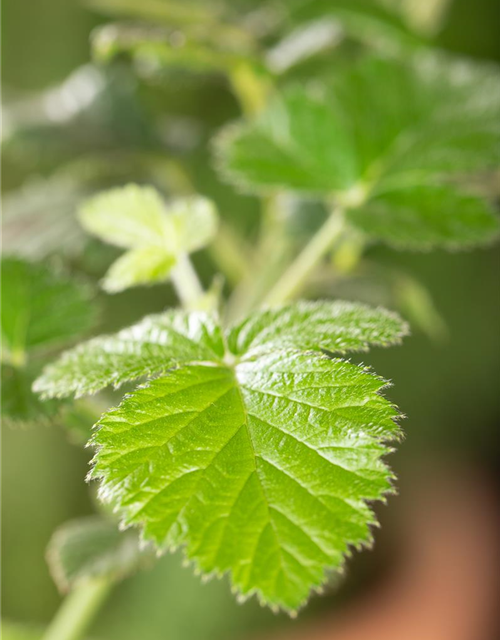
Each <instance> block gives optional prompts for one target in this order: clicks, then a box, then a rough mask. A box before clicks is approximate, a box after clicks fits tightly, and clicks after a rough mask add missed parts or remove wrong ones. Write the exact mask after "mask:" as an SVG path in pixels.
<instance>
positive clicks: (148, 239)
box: [79, 184, 217, 293]
mask: <svg viewBox="0 0 500 640" xmlns="http://www.w3.org/2000/svg"><path fill="white" fill-rule="evenodd" d="M79 218H80V222H81V223H82V225H83V227H84V228H85V229H86V230H87V231H88V232H90V233H92V234H94V235H96V236H97V237H99V238H100V239H101V240H104V241H105V242H108V243H110V244H114V245H117V246H119V247H123V248H125V249H129V251H127V252H126V253H125V254H124V255H123V256H122V257H121V258H119V259H118V260H117V261H116V262H115V263H114V264H113V265H112V266H111V268H110V269H109V271H108V273H107V274H106V276H105V278H104V281H103V288H104V289H106V291H108V292H109V293H117V292H119V291H122V290H123V289H126V288H128V287H131V286H135V285H139V284H151V283H154V282H161V281H165V280H168V278H169V277H170V274H171V271H172V269H173V268H174V267H175V265H176V264H177V260H178V259H179V257H180V256H183V255H185V254H186V253H191V252H192V251H196V250H198V249H201V248H202V247H204V246H205V245H206V244H208V243H209V242H210V240H211V239H212V237H213V236H214V234H215V231H216V227H217V216H216V213H215V208H214V206H213V204H212V203H211V202H210V201H209V200H206V199H205V198H201V197H191V198H185V199H178V200H173V201H171V202H170V203H169V204H168V205H166V204H165V203H164V201H163V199H162V198H161V196H160V194H159V193H158V192H157V191H156V190H155V189H153V188H152V187H140V186H137V185H134V184H131V185H128V186H126V187H122V188H117V189H112V190H110V191H107V192H104V193H101V194H99V195H97V196H94V197H93V198H90V199H89V200H87V201H86V203H85V204H84V205H83V206H82V208H81V210H80V214H79Z"/></svg>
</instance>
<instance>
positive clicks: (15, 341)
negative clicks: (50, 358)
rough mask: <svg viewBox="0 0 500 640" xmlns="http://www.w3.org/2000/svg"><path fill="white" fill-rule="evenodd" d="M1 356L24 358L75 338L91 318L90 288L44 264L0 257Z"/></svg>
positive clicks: (19, 361) (15, 359) (9, 359)
mask: <svg viewBox="0 0 500 640" xmlns="http://www.w3.org/2000/svg"><path fill="white" fill-rule="evenodd" d="M1 282H2V287H1V288H2V292H1V294H2V312H1V317H2V360H3V361H6V362H10V363H11V364H15V365H17V366H18V365H22V364H24V363H25V361H26V358H27V354H28V353H30V354H31V353H32V352H36V351H39V350H41V349H46V348H48V347H54V346H56V345H59V344H64V343H65V342H69V341H72V340H74V339H75V338H76V337H77V336H79V335H80V334H82V333H85V332H86V331H88V330H89V329H90V327H91V326H92V324H93V322H94V320H95V308H94V306H93V305H92V303H91V297H92V294H91V291H90V289H89V288H88V286H86V285H84V284H83V283H78V282H74V281H72V280H70V279H68V278H67V277H66V276H63V275H61V274H56V273H54V272H53V271H51V270H50V269H49V268H48V267H47V266H45V265H43V264H36V263H30V262H26V261H24V260H21V259H18V258H3V259H2V274H1Z"/></svg>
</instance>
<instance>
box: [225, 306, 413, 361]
mask: <svg viewBox="0 0 500 640" xmlns="http://www.w3.org/2000/svg"><path fill="white" fill-rule="evenodd" d="M304 329H306V330H304ZM406 331H407V327H406V326H405V325H404V324H402V323H401V319H400V318H399V316H397V315H396V314H393V313H391V312H390V311H387V310H386V309H374V308H372V307H368V306H366V305H361V304H358V303H350V302H336V303H334V304H332V303H331V302H298V303H296V304H290V305H287V306H284V307H281V308H279V309H268V310H265V311H261V312H256V313H254V314H252V316H250V317H249V318H247V319H246V320H245V321H244V322H242V323H240V324H239V325H238V326H236V327H234V328H233V329H232V330H231V331H230V333H229V336H228V345H229V348H230V350H231V351H232V352H233V353H235V354H238V355H239V354H243V353H247V354H249V353H251V354H255V353H259V352H260V353H262V352H264V353H266V352H272V351H274V350H275V349H314V350H318V351H321V350H326V351H331V352H335V353H346V352H348V351H366V350H368V348H369V347H370V346H387V345H390V344H395V343H397V342H398V341H399V340H400V339H401V338H402V337H403V335H405V333H406Z"/></svg>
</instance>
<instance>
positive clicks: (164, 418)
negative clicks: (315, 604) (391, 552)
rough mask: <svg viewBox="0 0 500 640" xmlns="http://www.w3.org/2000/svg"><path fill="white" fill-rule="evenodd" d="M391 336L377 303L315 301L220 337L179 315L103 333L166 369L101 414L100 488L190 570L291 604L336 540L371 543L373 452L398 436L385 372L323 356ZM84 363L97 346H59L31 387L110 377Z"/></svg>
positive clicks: (376, 490) (329, 565) (194, 318)
mask: <svg viewBox="0 0 500 640" xmlns="http://www.w3.org/2000/svg"><path fill="white" fill-rule="evenodd" d="M280 318H281V321H280ZM172 327H175V331H173V330H172ZM405 332H406V327H405V325H404V323H402V322H401V321H400V320H399V319H398V318H397V316H395V315H394V314H391V313H389V312H385V311H382V310H374V309H370V308H368V307H364V306H362V305H354V304H347V303H327V302H324V303H310V304H299V305H296V306H289V307H284V308H282V309H280V310H269V311H267V312H263V313H261V314H257V315H255V316H253V317H252V318H251V319H247V320H246V321H244V322H243V323H241V324H240V325H238V326H235V327H233V328H232V329H230V330H229V331H228V332H227V333H226V336H225V338H224V339H223V337H222V330H221V329H220V328H219V327H218V325H217V323H216V322H214V321H213V320H211V319H210V318H209V317H207V316H205V315H203V314H199V313H194V314H189V315H186V314H182V313H179V312H177V313H175V314H172V313H169V314H165V315H163V316H156V317H152V318H149V319H146V320H145V321H144V322H143V323H142V324H141V325H138V326H137V327H132V328H131V329H128V330H126V331H124V332H122V333H121V334H118V336H117V337H115V338H108V339H105V341H104V342H103V343H101V347H102V346H103V345H106V344H108V343H109V341H114V342H113V345H114V346H113V349H114V351H115V352H122V351H126V350H127V349H128V347H127V346H126V345H127V340H129V339H130V336H135V337H136V339H138V340H139V343H138V344H140V346H139V349H141V350H142V374H151V373H161V372H164V371H165V369H166V368H169V367H173V366H174V365H177V368H175V369H171V370H170V371H169V372H168V373H167V374H166V375H163V376H161V377H158V378H156V379H153V380H151V381H149V382H148V383H147V384H146V385H144V386H141V387H139V388H138V389H136V391H134V392H133V393H131V394H130V395H128V396H127V397H126V398H125V400H124V401H123V402H122V404H121V405H120V406H119V407H118V408H116V409H113V410H111V411H109V412H108V413H106V414H104V415H103V417H102V418H101V420H100V421H99V423H98V428H97V430H96V431H95V433H94V435H93V437H92V439H91V442H92V443H93V445H94V446H95V447H96V448H97V453H96V456H95V459H94V467H93V470H92V474H91V475H92V477H95V478H99V479H100V483H101V484H100V497H101V498H102V499H103V500H104V501H106V502H110V503H111V504H112V505H113V506H114V507H115V509H116V510H117V511H118V512H119V514H120V515H121V517H122V518H123V521H124V522H125V523H126V524H138V525H141V526H142V527H143V530H144V536H145V537H146V538H147V539H153V540H154V541H155V542H156V544H157V545H158V546H160V547H162V548H175V547H178V546H184V547H185V549H186V554H187V556H188V558H190V559H191V560H193V561H194V563H195V564H196V565H197V567H198V568H199V569H200V570H201V571H203V572H204V573H217V574H222V573H225V572H229V573H230V575H231V580H232V583H233V585H234V587H235V589H236V590H237V591H238V592H240V593H241V594H242V595H243V596H248V595H250V594H252V593H257V595H258V597H259V599H260V600H261V601H262V602H263V603H266V604H269V605H270V606H273V607H283V608H286V609H290V610H294V609H296V608H297V607H299V606H300V605H301V604H303V602H304V601H305V600H306V599H307V597H308V594H309V593H310V591H311V589H312V588H319V587H320V586H321V585H322V584H323V583H324V581H325V579H326V576H327V572H328V571H330V570H335V569H338V568H339V567H340V566H341V565H342V562H343V558H344V556H345V555H346V553H348V551H349V547H350V546H359V545H362V544H366V543H368V542H369V541H370V539H371V535H370V525H371V524H373V523H374V516H373V514H372V512H371V510H370V508H369V507H368V506H367V504H366V502H367V501H369V500H375V499H380V498H382V497H383V495H384V494H385V493H386V492H387V491H389V490H390V487H391V485H390V478H391V474H390V471H389V470H388V468H387V467H386V466H385V464H384V463H383V461H382V460H381V457H382V455H383V454H384V453H386V452H387V447H386V443H387V442H388V441H390V440H393V439H394V438H396V437H397V436H398V433H399V431H398V427H397V425H396V423H395V418H396V417H397V415H398V412H397V410H396V409H395V408H394V407H393V406H392V405H391V404H390V402H388V401H387V400H385V399H384V398H383V397H382V396H381V395H380V391H381V389H382V388H383V387H384V386H385V385H386V382H385V381H384V380H382V379H381V378H379V377H377V376H375V375H374V374H372V373H371V372H369V371H368V370H366V369H365V368H363V367H360V366H357V365H354V364H350V363H348V362H346V361H344V360H341V359H339V358H334V357H333V356H328V355H325V353H324V351H325V350H327V351H328V352H335V351H339V352H342V353H343V352H346V351H349V350H353V349H355V350H358V349H366V348H367V346H368V345H369V344H386V345H388V344H393V343H397V342H399V340H400V339H401V337H402V336H403V335H404V334H405ZM186 334H189V336H190V337H189V339H188V338H187V336H186ZM145 336H147V338H146V337H145ZM106 341H108V342H106ZM134 348H135V347H134ZM150 349H151V351H150ZM89 353H92V356H91V357H88V358H87V360H86V366H85V367H81V361H80V363H79V364H77V365H75V366H74V368H73V369H71V367H73V365H74V363H75V362H77V361H78V359H79V358H81V357H82V355H83V354H89ZM98 357H99V343H98V342H96V341H92V342H90V343H88V344H87V345H83V346H82V347H80V348H79V349H77V350H74V351H73V352H69V353H68V354H67V355H66V356H64V357H63V359H62V360H61V361H60V362H59V363H56V364H55V365H53V367H52V368H51V369H49V370H48V371H47V373H46V374H45V376H44V377H43V378H42V379H41V380H40V381H39V383H38V386H39V388H43V389H44V390H45V392H46V393H49V394H51V395H54V394H57V393H63V392H65V393H67V392H71V391H74V390H75V389H78V390H79V391H80V392H81V391H82V390H84V389H87V390H89V389H93V388H94V387H96V376H100V377H99V386H102V385H104V384H106V382H115V383H116V382H117V381H118V380H117V377H116V376H115V377H114V378H111V377H109V376H107V375H104V376H102V375H101V374H100V370H101V369H100V366H99V363H98ZM104 357H105V358H107V357H108V353H106V354H105V356H104ZM68 366H69V367H70V369H69V370H68ZM113 366H115V367H116V363H115V364H114V365H113ZM81 370H83V371H84V373H83V374H82V373H78V371H81ZM137 373H138V369H136V370H135V372H130V371H129V373H128V377H132V376H133V377H135V376H136V374H137ZM75 375H77V376H78V377H77V379H76V382H75V380H73V376H75ZM126 377H127V373H126V372H125V373H124V370H123V368H120V379H125V378H126Z"/></svg>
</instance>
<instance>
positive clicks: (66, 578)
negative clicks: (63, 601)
mask: <svg viewBox="0 0 500 640" xmlns="http://www.w3.org/2000/svg"><path fill="white" fill-rule="evenodd" d="M144 559H145V554H144V552H141V549H140V546H139V538H138V536H137V534H136V533H135V532H133V531H127V532H121V531H120V530H119V529H118V526H117V524H116V523H115V522H112V521H110V520H105V519H103V518H101V517H99V516H90V517H87V518H80V519H78V520H72V521H70V522H67V523H65V524H63V525H62V526H61V527H59V528H58V529H57V531H56V532H55V533H54V535H53V536H52V538H51V540H50V542H49V546H48V548H47V562H48V564H49V569H50V573H51V575H52V577H53V579H54V582H55V583H56V585H57V587H58V588H59V590H60V591H62V592H63V593H64V592H66V591H70V590H71V589H72V588H73V587H74V586H76V585H77V584H78V583H79V582H80V581H81V580H86V579H88V578H97V577H109V578H111V579H113V580H120V579H123V578H125V577H126V576H128V575H129V574H130V573H133V572H134V571H136V570H137V569H138V568H139V566H140V565H141V563H143V562H144Z"/></svg>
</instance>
